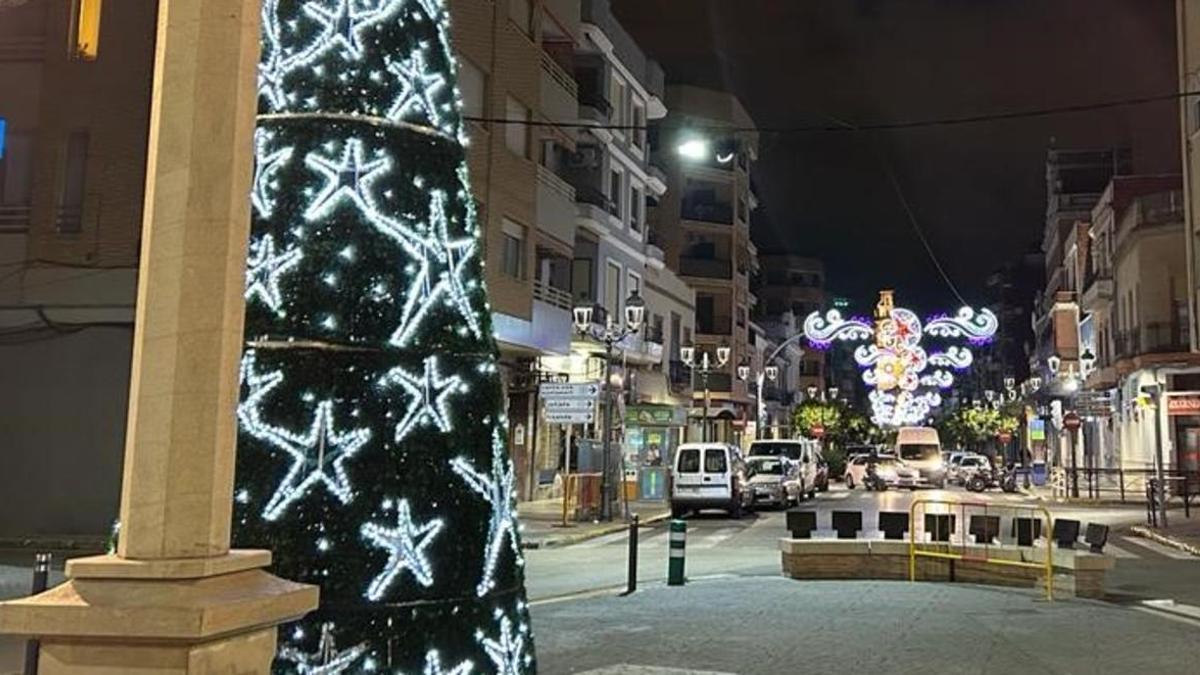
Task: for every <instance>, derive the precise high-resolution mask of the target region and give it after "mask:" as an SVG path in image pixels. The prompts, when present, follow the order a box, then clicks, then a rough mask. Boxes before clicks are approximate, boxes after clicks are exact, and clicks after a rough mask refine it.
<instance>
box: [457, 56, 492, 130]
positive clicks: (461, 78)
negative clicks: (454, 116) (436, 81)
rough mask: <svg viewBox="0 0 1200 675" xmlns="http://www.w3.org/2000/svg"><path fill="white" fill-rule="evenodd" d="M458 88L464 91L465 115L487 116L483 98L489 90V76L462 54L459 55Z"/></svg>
mask: <svg viewBox="0 0 1200 675" xmlns="http://www.w3.org/2000/svg"><path fill="white" fill-rule="evenodd" d="M458 88H459V89H460V90H461V91H462V101H463V115H465V116H467V117H486V115H484V105H483V99H484V96H485V95H486V91H487V76H486V75H484V74H483V71H482V70H480V69H479V68H477V67H476V66H475V64H474V63H471V62H470V61H469V60H467V59H465V58H463V57H462V56H459V57H458Z"/></svg>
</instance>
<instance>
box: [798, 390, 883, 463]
mask: <svg viewBox="0 0 1200 675" xmlns="http://www.w3.org/2000/svg"><path fill="white" fill-rule="evenodd" d="M792 426H793V427H794V428H795V429H797V430H798V432H799V433H800V434H801V435H802V436H805V437H807V438H813V437H814V436H813V433H812V429H813V427H815V426H821V427H823V428H824V429H825V433H824V434H823V435H822V436H821V440H822V442H823V446H824V448H823V450H824V453H823V454H824V456H825V460H826V461H828V462H829V470H830V472H831V474H832V475H841V474H842V473H843V472H844V470H845V459H846V448H847V447H849V446H851V445H855V444H861V443H876V442H880V441H881V440H882V434H881V432H880V430H879V428H878V427H877V426H875V424H874V423H872V422H871V420H870V419H869V418H867V416H866V415H864V414H863V413H862V412H860V411H859V410H858V409H856V408H853V407H850V406H849V405H846V404H844V403H841V402H825V401H819V400H816V399H808V400H805V401H803V402H801V403H800V405H798V406H796V409H795V410H794V411H793V412H792Z"/></svg>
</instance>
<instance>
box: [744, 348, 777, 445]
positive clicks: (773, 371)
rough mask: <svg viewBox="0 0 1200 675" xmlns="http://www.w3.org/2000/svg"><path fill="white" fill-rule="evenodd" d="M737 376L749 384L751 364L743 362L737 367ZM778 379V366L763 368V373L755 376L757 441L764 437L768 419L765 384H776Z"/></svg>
mask: <svg viewBox="0 0 1200 675" xmlns="http://www.w3.org/2000/svg"><path fill="white" fill-rule="evenodd" d="M737 376H738V379H739V380H741V381H743V382H748V381H749V380H750V366H749V364H747V363H745V362H742V364H741V365H739V366H738V367H737ZM777 377H779V367H778V366H767V367H765V368H763V369H762V370H761V371H758V372H757V373H755V374H754V386H755V397H754V407H755V417H754V420H755V424H754V438H755V439H760V438H762V437H763V436H762V432H763V427H764V426H766V425H765V421H766V417H767V403H766V401H765V400H763V384H764V383H765V380H770V381H772V382H774V381H775V379H776V378H777Z"/></svg>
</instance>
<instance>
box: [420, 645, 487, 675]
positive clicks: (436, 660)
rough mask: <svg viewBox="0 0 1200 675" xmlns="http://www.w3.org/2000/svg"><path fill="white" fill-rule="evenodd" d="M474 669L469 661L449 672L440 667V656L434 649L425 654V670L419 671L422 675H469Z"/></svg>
mask: <svg viewBox="0 0 1200 675" xmlns="http://www.w3.org/2000/svg"><path fill="white" fill-rule="evenodd" d="M474 669H475V664H474V663H472V662H471V661H463V662H462V663H459V664H458V665H457V666H455V667H454V668H452V669H450V670H446V669H445V668H444V667H442V655H441V654H439V653H438V650H436V649H430V650H429V651H428V652H426V653H425V670H423V671H421V672H422V675H470V673H471V671H472V670H474Z"/></svg>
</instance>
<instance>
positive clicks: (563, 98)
mask: <svg viewBox="0 0 1200 675" xmlns="http://www.w3.org/2000/svg"><path fill="white" fill-rule="evenodd" d="M541 78H542V87H541V89H542V96H541V98H542V109H541V113H542V114H543V115H544V116H545V117H546V118H547V119H551V120H570V119H572V118H574V117H575V115H576V113H577V112H578V110H579V104H578V100H579V85H578V84H576V83H575V78H573V77H571V76H570V75H568V74H567V71H565V70H563V68H562V66H560V65H558V63H557V62H555V60H554V57H553V56H551V55H550V54H548V53H546V52H545V51H543V52H542V74H541Z"/></svg>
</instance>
